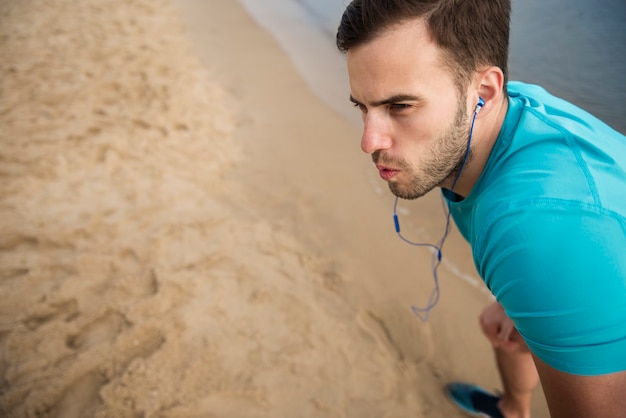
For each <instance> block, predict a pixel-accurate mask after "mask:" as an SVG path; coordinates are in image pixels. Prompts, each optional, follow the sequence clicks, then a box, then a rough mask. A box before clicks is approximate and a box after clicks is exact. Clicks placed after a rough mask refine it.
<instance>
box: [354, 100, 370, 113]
mask: <svg viewBox="0 0 626 418" xmlns="http://www.w3.org/2000/svg"><path fill="white" fill-rule="evenodd" d="M352 106H354V107H356V108H357V109H359V110H360V111H361V112H363V113H365V112H366V111H367V108H366V107H365V105H364V104H361V103H356V102H352Z"/></svg>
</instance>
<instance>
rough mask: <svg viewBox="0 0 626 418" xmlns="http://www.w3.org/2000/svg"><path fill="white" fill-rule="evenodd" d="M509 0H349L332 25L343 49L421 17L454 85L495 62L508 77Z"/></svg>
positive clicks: (465, 82)
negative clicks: (441, 52) (439, 50)
mask: <svg viewBox="0 0 626 418" xmlns="http://www.w3.org/2000/svg"><path fill="white" fill-rule="evenodd" d="M510 15H511V0H353V1H352V2H351V3H350V4H349V5H348V7H347V8H346V10H345V12H344V13H343V16H342V18H341V23H340V24H339V29H338V30H337V48H339V50H340V51H342V52H347V51H348V50H350V49H351V48H353V47H356V46H359V45H362V44H365V43H367V42H369V41H371V40H373V39H374V38H376V37H377V36H378V35H380V34H381V33H382V32H384V31H385V30H387V29H389V28H391V27H393V26H394V25H398V24H401V23H404V22H406V21H408V20H412V19H417V18H423V19H424V21H425V22H426V24H427V27H428V30H429V32H430V34H431V36H432V38H433V40H434V41H435V43H436V44H437V45H439V46H440V47H441V49H442V51H443V56H444V64H446V65H447V66H448V67H449V68H450V69H451V70H452V74H453V76H454V77H455V80H456V81H457V84H458V85H459V86H465V85H467V82H469V79H470V77H471V75H472V73H474V72H475V71H477V70H478V69H479V68H480V67H481V66H484V65H495V66H497V67H499V68H500V69H501V70H502V72H503V73H504V81H505V83H504V86H505V90H506V81H507V80H508V68H507V61H508V54H509V24H510Z"/></svg>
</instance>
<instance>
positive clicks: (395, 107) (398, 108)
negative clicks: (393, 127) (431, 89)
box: [389, 103, 411, 112]
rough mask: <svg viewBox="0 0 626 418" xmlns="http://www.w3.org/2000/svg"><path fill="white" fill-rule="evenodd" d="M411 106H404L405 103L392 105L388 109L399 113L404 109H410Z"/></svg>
mask: <svg viewBox="0 0 626 418" xmlns="http://www.w3.org/2000/svg"><path fill="white" fill-rule="evenodd" d="M410 107H411V105H409V104H406V103H392V104H390V105H389V109H391V110H393V111H396V112H400V111H403V110H405V109H408V108H410Z"/></svg>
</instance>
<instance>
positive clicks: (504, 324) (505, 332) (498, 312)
mask: <svg viewBox="0 0 626 418" xmlns="http://www.w3.org/2000/svg"><path fill="white" fill-rule="evenodd" d="M479 320H480V327H481V328H482V330H483V332H484V333H485V335H486V336H487V338H488V339H489V342H491V344H492V345H493V346H494V347H495V348H504V349H509V350H517V349H526V343H525V342H524V340H523V338H522V337H521V335H520V334H519V333H518V332H517V330H516V329H515V324H514V323H513V321H512V320H511V319H510V318H509V317H508V316H507V315H506V313H505V312H504V308H502V305H500V304H499V303H498V302H493V303H492V304H490V305H488V306H487V307H486V308H485V309H483V311H482V312H481V314H480V316H479Z"/></svg>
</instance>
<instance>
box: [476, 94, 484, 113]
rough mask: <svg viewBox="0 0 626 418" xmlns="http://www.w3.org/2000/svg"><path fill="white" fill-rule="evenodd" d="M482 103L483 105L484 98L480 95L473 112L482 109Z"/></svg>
mask: <svg viewBox="0 0 626 418" xmlns="http://www.w3.org/2000/svg"><path fill="white" fill-rule="evenodd" d="M484 105H485V100H484V99H483V98H482V97H479V98H478V103H477V104H476V110H475V111H474V113H478V112H480V109H482V108H483V106H484Z"/></svg>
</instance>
